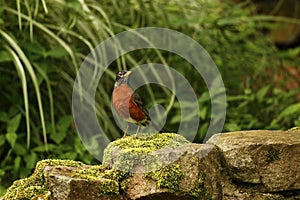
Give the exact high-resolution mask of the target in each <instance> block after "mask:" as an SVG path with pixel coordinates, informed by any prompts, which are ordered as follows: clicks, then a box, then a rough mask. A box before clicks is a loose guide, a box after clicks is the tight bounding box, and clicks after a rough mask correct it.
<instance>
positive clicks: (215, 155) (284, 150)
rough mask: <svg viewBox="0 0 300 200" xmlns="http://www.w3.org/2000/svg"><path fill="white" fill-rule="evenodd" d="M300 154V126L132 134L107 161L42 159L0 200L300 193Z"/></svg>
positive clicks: (292, 196) (295, 195)
mask: <svg viewBox="0 0 300 200" xmlns="http://www.w3.org/2000/svg"><path fill="white" fill-rule="evenodd" d="M161 149H163V151H162V150H161ZM299 155H300V130H297V129H296V130H291V131H266V130H254V131H240V132H230V133H222V134H217V135H214V136H213V137H212V138H211V139H210V140H209V141H208V142H207V143H206V144H193V143H189V142H188V141H186V140H185V139H184V138H183V137H181V136H180V135H178V134H157V135H154V136H153V135H152V136H150V137H149V136H142V137H141V138H139V139H134V138H133V137H127V138H126V139H119V140H117V141H114V142H112V143H111V144H110V145H109V146H108V147H107V149H106V151H105V158H104V163H103V164H102V165H98V166H88V165H84V164H83V163H80V162H74V161H61V160H44V161H41V162H39V163H38V165H37V167H36V170H35V172H34V174H33V175H32V176H31V177H29V178H26V179H22V180H19V181H16V182H15V183H14V184H13V185H12V186H11V188H10V189H9V190H8V191H7V193H6V194H5V195H4V196H3V197H2V198H0V199H1V200H6V199H59V200H64V199H70V200H71V199H72V200H74V199H75V200H76V199H225V200H226V199H228V200H234V199H249V200H250V199H251V200H252V199H261V200H267V199H269V200H270V199H272V200H277V199H299V198H300V156H299ZM149 166H151V167H149ZM157 166H159V167H157ZM122 169H126V170H122Z"/></svg>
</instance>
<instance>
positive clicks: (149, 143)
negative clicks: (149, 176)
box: [103, 133, 189, 172]
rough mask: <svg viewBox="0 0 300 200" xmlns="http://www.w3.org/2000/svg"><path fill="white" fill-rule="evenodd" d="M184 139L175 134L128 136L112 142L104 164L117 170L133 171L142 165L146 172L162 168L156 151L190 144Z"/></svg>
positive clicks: (107, 150)
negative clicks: (138, 165) (135, 167)
mask: <svg viewBox="0 0 300 200" xmlns="http://www.w3.org/2000/svg"><path fill="white" fill-rule="evenodd" d="M188 143H189V141H187V140H186V139H185V138H184V137H182V136H181V135H178V134H175V133H159V134H140V137H139V138H137V139H136V138H134V137H133V136H128V137H126V138H122V139H118V140H116V141H114V142H111V143H110V144H109V145H108V146H107V148H106V149H105V151H104V157H103V164H104V165H105V166H108V167H111V168H113V169H115V170H122V171H128V172H129V171H131V170H132V169H133V167H134V166H135V165H136V164H142V165H143V166H144V167H145V171H153V170H156V169H158V168H161V166H162V163H161V161H160V160H159V158H158V156H157V155H155V154H154V152H155V151H157V150H159V149H163V148H175V147H179V146H182V145H185V144H188Z"/></svg>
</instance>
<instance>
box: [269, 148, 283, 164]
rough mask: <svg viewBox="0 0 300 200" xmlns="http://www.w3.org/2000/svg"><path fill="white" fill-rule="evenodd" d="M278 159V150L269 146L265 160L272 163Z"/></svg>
mask: <svg viewBox="0 0 300 200" xmlns="http://www.w3.org/2000/svg"><path fill="white" fill-rule="evenodd" d="M279 159H280V150H279V149H275V148H274V147H273V146H271V147H270V149H269V150H268V153H267V158H266V161H267V162H268V163H272V162H274V161H276V160H279Z"/></svg>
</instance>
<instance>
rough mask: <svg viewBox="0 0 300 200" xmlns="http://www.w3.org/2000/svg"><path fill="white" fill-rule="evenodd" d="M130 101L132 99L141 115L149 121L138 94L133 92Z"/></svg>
mask: <svg viewBox="0 0 300 200" xmlns="http://www.w3.org/2000/svg"><path fill="white" fill-rule="evenodd" d="M132 99H133V102H134V103H135V105H137V106H138V107H139V108H141V110H142V111H143V113H144V114H145V115H146V118H147V120H149V121H151V119H150V116H149V113H148V110H147V109H146V108H145V106H144V103H143V101H142V99H141V97H140V95H138V93H136V92H134V93H133V94H132Z"/></svg>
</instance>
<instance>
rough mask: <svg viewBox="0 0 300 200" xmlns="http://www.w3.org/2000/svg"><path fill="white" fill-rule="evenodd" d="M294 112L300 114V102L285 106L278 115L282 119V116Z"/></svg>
mask: <svg viewBox="0 0 300 200" xmlns="http://www.w3.org/2000/svg"><path fill="white" fill-rule="evenodd" d="M294 113H298V114H300V103H295V104H292V105H290V106H288V107H287V108H285V109H284V110H283V111H282V112H281V113H280V115H279V116H278V119H279V120H281V119H282V118H284V117H286V116H288V115H291V114H294Z"/></svg>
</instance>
